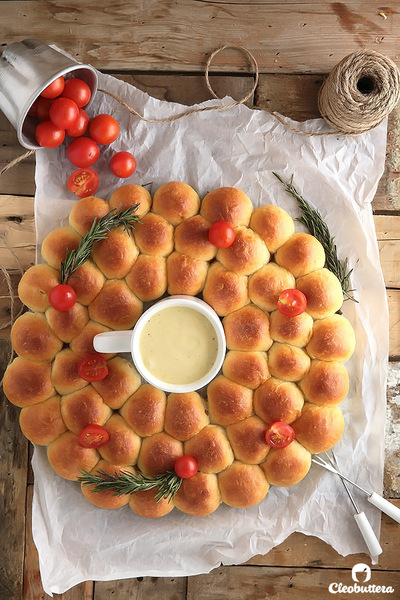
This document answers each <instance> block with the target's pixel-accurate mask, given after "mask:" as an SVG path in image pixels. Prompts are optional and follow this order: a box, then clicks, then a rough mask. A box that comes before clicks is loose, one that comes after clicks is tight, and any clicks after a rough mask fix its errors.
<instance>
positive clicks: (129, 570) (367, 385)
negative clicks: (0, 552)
mask: <svg viewBox="0 0 400 600" xmlns="http://www.w3.org/2000/svg"><path fill="white" fill-rule="evenodd" d="M99 87H101V88H104V89H107V90H110V91H112V92H113V93H114V94H117V95H118V96H119V97H121V98H122V99H123V100H125V101H126V102H127V103H128V104H129V105H130V106H133V107H135V108H136V109H137V110H138V111H139V112H142V114H144V115H145V116H147V117H148V118H157V119H161V118H166V117H170V116H172V115H175V114H178V113H180V112H182V111H184V110H185V107H183V106H181V105H178V104H173V103H168V102H164V101H159V100H155V99H153V98H150V97H149V96H148V95H147V94H145V93H143V92H141V91H140V90H138V89H135V88H134V87H132V86H131V85H129V84H127V83H124V82H122V81H119V80H117V79H115V78H113V77H111V76H107V75H104V74H101V73H99ZM231 101H232V100H231V99H230V98H224V99H223V100H222V101H218V100H213V101H209V102H205V103H203V104H202V105H200V106H210V105H217V104H227V103H230V102H231ZM89 112H90V114H91V115H92V116H94V115H95V114H99V113H103V112H106V113H109V114H111V115H113V116H114V117H115V118H116V119H117V120H118V121H119V123H120V126H121V135H120V136H119V138H118V139H117V140H116V141H115V142H114V143H113V144H112V145H111V147H110V148H108V147H104V148H102V151H101V157H100V159H99V162H98V163H97V164H96V165H95V168H96V170H97V171H98V172H99V173H100V187H99V189H98V191H97V193H96V195H98V196H100V197H102V198H104V199H108V198H109V197H110V195H111V193H112V191H113V190H114V189H115V188H116V187H117V186H119V185H125V184H126V183H138V184H151V192H153V193H154V191H155V190H156V189H157V188H158V187H159V186H160V185H162V184H163V183H165V182H167V181H172V180H180V181H185V182H187V183H188V184H190V185H191V186H192V187H194V188H195V189H196V190H197V191H198V193H199V194H200V196H201V197H203V196H204V195H205V194H206V192H208V191H209V190H212V189H215V188H217V187H220V186H235V187H239V188H241V189H242V190H244V191H245V192H246V193H247V194H248V195H249V196H250V198H251V200H252V201H253V203H254V206H255V207H257V206H259V205H261V204H264V203H274V204H278V205H280V206H282V207H283V208H284V209H286V210H287V211H288V212H289V213H290V214H291V215H292V216H293V217H294V218H295V217H298V216H299V211H298V209H297V206H296V202H295V200H294V199H293V198H291V197H290V196H289V195H288V194H287V193H286V192H285V190H284V188H283V186H282V185H281V183H279V182H278V181H277V179H276V178H275V177H274V176H273V175H272V171H276V172H278V173H279V174H280V175H281V176H283V177H284V178H285V179H286V180H288V179H289V178H290V177H291V175H292V174H293V175H294V183H295V185H296V187H297V188H298V190H299V191H300V192H301V193H302V195H303V196H304V197H305V198H306V199H307V200H308V201H309V202H310V203H312V205H313V206H314V207H316V208H318V210H319V211H320V212H321V215H322V216H323V218H324V219H325V221H326V222H327V223H328V226H329V229H330V231H331V233H332V235H333V236H334V237H335V241H336V244H337V247H338V252H339V256H340V257H341V258H342V259H344V258H345V257H348V258H349V261H350V267H352V268H353V269H354V272H353V275H352V281H351V282H352V287H354V288H355V290H356V291H355V296H356V297H357V299H358V301H359V303H358V304H355V303H353V302H351V301H347V302H346V303H345V304H344V308H343V312H344V314H345V316H346V317H347V318H348V319H349V320H350V322H351V323H352V325H353V327H354V329H355V333H356V338H357V349H356V352H355V354H354V356H353V357H352V358H351V360H350V361H349V362H348V363H347V365H346V366H347V369H348V371H349V375H350V381H351V389H350V392H349V395H348V397H347V399H346V400H345V401H344V402H343V403H342V405H341V408H342V410H343V413H344V417H345V422H346V428H345V431H344V434H343V437H342V439H341V440H340V442H339V443H338V444H337V446H336V448H335V453H336V454H337V457H338V461H339V464H340V466H341V468H342V470H343V472H344V473H346V474H347V475H348V476H350V477H352V478H353V479H355V480H356V481H357V482H358V483H359V484H360V485H362V486H364V487H365V488H367V489H369V490H372V489H374V490H376V491H377V492H378V493H381V491H382V480H383V461H384V423H385V404H386V370H387V357H388V309H387V300H386V293H385V286H384V282H383V277H382V273H381V268H380V263H379V255H378V247H377V241H376V235H375V228H374V222H373V218H372V210H371V201H372V199H373V197H374V194H375V191H376V188H377V184H378V181H379V179H380V177H381V175H382V172H383V168H384V161H385V147H386V123H382V124H381V125H380V126H379V127H377V128H376V129H374V130H372V131H370V132H368V133H365V134H363V135H359V136H357V137H345V136H339V135H338V136H336V135H333V136H326V137H305V136H301V135H298V134H296V133H294V132H292V131H290V130H289V129H288V128H286V127H285V126H284V125H282V124H280V123H279V122H278V121H277V120H276V119H275V118H274V117H273V116H271V115H270V114H268V113H266V112H264V111H261V110H252V109H250V108H247V107H246V106H244V105H239V106H236V107H234V108H229V109H227V110H220V111H211V112H204V113H197V114H193V115H191V116H187V117H185V118H183V119H180V120H178V121H175V122H173V123H168V124H163V125H161V124H149V123H146V122H144V121H142V120H140V119H138V118H136V117H134V116H132V115H131V114H130V113H129V112H128V111H127V110H126V109H125V108H123V107H122V106H121V105H120V104H119V103H118V102H116V101H115V100H113V99H111V98H110V97H108V96H106V95H105V94H104V93H101V92H97V94H96V95H95V98H94V101H93V103H92V105H91V107H90V110H89ZM288 123H290V124H291V125H294V126H295V127H298V128H300V129H302V130H304V131H308V132H315V133H317V132H325V131H328V127H327V125H326V124H325V122H324V121H323V120H321V119H316V120H310V121H307V122H305V123H296V122H293V121H289V120H288ZM120 150H128V151H131V152H132V153H133V154H134V156H135V157H136V159H137V170H136V172H135V173H134V175H132V177H130V178H129V179H127V180H118V181H117V180H116V178H115V177H114V176H113V175H112V174H111V171H110V169H109V166H108V165H109V158H110V155H111V153H112V152H114V151H120ZM73 170H74V168H73V167H72V166H71V165H70V163H69V162H68V160H67V157H66V151H65V147H64V146H62V147H60V148H58V149H54V150H40V151H38V152H37V153H36V185H37V192H36V198H35V215H36V225H37V231H38V243H39V244H40V242H41V241H42V240H43V238H44V237H45V235H46V234H47V233H48V232H49V231H51V230H52V229H54V228H55V227H58V226H60V225H64V224H67V222H68V221H67V218H68V214H69V211H70V209H71V207H72V205H73V204H74V202H75V201H76V198H75V197H74V196H72V194H71V193H69V192H68V190H67V187H66V181H67V178H68V176H69V174H70V173H71V172H72V171H73ZM298 230H301V227H299V228H298ZM39 260H40V259H39ZM33 469H34V473H35V493H34V499H33V537H34V541H35V544H36V546H37V548H38V551H39V560H40V571H41V576H42V582H43V587H44V590H45V591H46V592H47V593H48V594H50V595H51V594H52V593H59V594H60V593H63V592H65V591H66V590H68V589H69V588H71V587H72V586H74V585H76V584H78V583H80V582H82V581H85V580H97V581H104V580H115V579H120V578H131V577H137V576H157V577H163V576H164V577H176V576H184V575H194V574H200V573H207V572H209V571H210V570H211V569H213V568H214V567H217V566H219V565H220V564H221V563H222V564H224V565H230V564H240V563H243V562H245V561H246V560H248V559H249V558H250V557H252V556H254V555H256V554H266V553H267V552H268V551H269V550H271V548H273V547H274V546H276V545H278V544H280V543H281V542H282V541H283V540H284V539H285V538H287V537H288V536H289V535H290V534H291V533H293V532H295V531H299V532H302V533H304V534H306V535H313V536H317V537H319V538H321V539H322V540H324V541H325V542H327V543H328V544H330V545H331V546H332V547H333V548H334V549H335V550H336V551H337V552H339V553H340V554H342V555H348V554H351V553H357V552H366V547H365V544H364V541H363V539H362V538H361V535H360V533H359V531H358V529H357V526H356V523H355V522H354V519H353V513H354V510H353V507H352V506H351V504H350V502H349V499H348V497H347V495H346V493H345V490H344V488H343V486H342V483H341V481H340V479H339V478H338V477H336V476H335V475H333V474H331V473H329V472H326V471H324V470H323V469H321V468H320V467H318V466H316V465H313V466H312V468H311V471H310V473H309V474H308V475H307V477H306V478H305V479H304V480H303V481H301V482H300V483H299V484H297V485H296V486H294V487H292V488H278V487H271V489H270V491H269V493H268V495H267V497H266V498H265V499H264V500H263V501H262V502H261V503H260V504H258V505H257V506H254V507H252V508H248V509H244V510H243V509H235V508H230V507H228V506H226V505H221V506H220V507H219V508H218V510H217V511H216V512H215V513H213V514H211V515H209V516H207V517H202V518H196V517H191V516H188V515H186V514H183V513H181V512H179V511H178V510H177V509H174V510H173V511H172V513H170V514H169V515H167V516H165V517H163V518H161V519H156V520H146V519H144V518H141V517H139V516H137V515H136V514H134V513H133V511H132V510H131V509H130V508H129V507H124V508H122V509H119V510H114V511H106V510H102V509H99V508H96V507H95V506H93V505H91V504H90V503H89V502H88V501H87V500H86V499H85V498H84V496H83V495H82V494H81V491H80V486H79V484H78V483H74V482H70V481H66V480H64V479H62V478H61V477H59V476H58V475H56V473H54V472H53V470H52V469H51V468H50V466H49V464H48V462H47V457H46V449H45V448H39V447H36V449H35V453H34V457H33ZM355 495H356V497H357V499H358V501H359V504H360V507H361V510H365V512H366V514H367V516H368V518H369V519H370V521H371V524H372V526H373V529H374V531H375V532H376V534H377V535H378V536H379V528H380V512H379V511H378V510H376V509H375V508H373V507H371V506H370V505H368V503H367V501H366V499H365V498H364V497H363V496H362V495H360V494H359V493H358V492H357V490H355Z"/></svg>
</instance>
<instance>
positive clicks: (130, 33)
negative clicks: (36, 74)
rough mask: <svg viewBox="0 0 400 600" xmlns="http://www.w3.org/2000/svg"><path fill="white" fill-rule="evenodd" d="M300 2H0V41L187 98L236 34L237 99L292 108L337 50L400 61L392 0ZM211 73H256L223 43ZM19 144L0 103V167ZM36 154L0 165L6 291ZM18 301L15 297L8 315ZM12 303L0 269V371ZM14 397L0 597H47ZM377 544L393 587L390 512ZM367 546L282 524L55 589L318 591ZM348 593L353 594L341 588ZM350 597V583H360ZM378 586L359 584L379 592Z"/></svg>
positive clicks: (15, 275)
mask: <svg viewBox="0 0 400 600" xmlns="http://www.w3.org/2000/svg"><path fill="white" fill-rule="evenodd" d="M388 4H389V5H385V6H382V4H381V3H379V2H377V1H376V0H371V1H370V2H368V3H365V2H363V1H362V0H359V1H351V2H347V3H346V4H345V3H342V2H329V3H328V2H318V1H317V0H312V1H311V0H309V1H308V2H306V1H304V2H295V1H292V0H289V1H286V2H284V1H281V2H277V1H273V0H257V1H247V2H246V1H245V0H237V1H236V0H180V2H175V1H173V0H157V1H156V0H148V1H147V2H146V3H144V2H138V0H134V1H129V0H126V1H122V0H121V1H118V2H108V1H106V0H83V1H80V2H79V1H78V0H70V1H66V0H55V1H42V0H37V1H22V2H15V1H7V2H5V1H0V23H1V32H2V38H1V40H0V44H1V45H2V46H5V45H8V44H10V43H13V42H15V41H18V40H21V39H24V38H37V39H40V40H42V41H44V42H47V43H56V44H58V45H59V46H60V47H62V48H64V49H65V50H66V51H68V52H70V53H71V54H72V55H73V56H75V57H76V59H77V60H79V61H82V62H89V63H91V64H93V65H94V66H95V67H97V68H98V69H100V70H102V71H103V72H108V73H112V74H115V75H116V76H118V77H121V78H123V79H124V80H126V81H128V82H130V83H132V84H133V85H135V86H137V87H139V88H140V89H143V90H145V91H147V92H148V93H149V94H150V95H152V96H155V97H157V98H160V99H167V100H169V101H177V102H181V103H183V104H188V105H191V104H193V103H197V102H201V101H203V100H205V99H208V98H209V92H208V91H207V88H206V85H205V81H204V76H203V72H204V65H205V62H206V60H207V57H208V56H209V55H210V53H211V52H212V51H214V50H215V49H216V48H218V47H219V46H221V45H222V44H225V43H234V44H241V45H244V46H245V47H246V48H247V49H248V50H250V51H251V52H252V53H253V54H254V56H255V57H256V60H257V62H258V65H259V68H260V73H261V75H260V79H259V84H258V86H257V89H256V91H255V94H254V97H253V98H251V99H250V101H249V102H248V104H249V105H250V106H254V107H255V108H258V109H264V110H269V111H273V110H276V111H278V112H280V113H281V114H284V115H287V116H289V117H292V118H294V119H298V120H304V119H307V118H311V117H315V116H319V115H318V109H317V94H318V90H319V87H320V86H321V83H322V81H323V79H324V77H325V76H326V74H327V73H329V71H330V70H331V69H332V67H333V66H334V65H335V64H337V62H339V60H341V59H342V58H343V57H344V56H345V55H346V54H348V53H350V52H353V51H355V50H358V49H361V48H368V49H375V50H378V51H379V52H382V53H383V54H385V55H387V56H389V57H390V58H392V59H393V60H394V61H395V62H396V63H397V64H398V65H400V51H399V37H398V31H399V30H400V8H399V6H398V2H396V1H392V2H389V3H388ZM212 72H213V75H212V76H211V83H212V86H213V88H214V89H215V90H216V92H217V93H218V94H219V95H220V96H223V95H225V94H229V95H232V96H233V97H234V98H241V97H243V96H244V94H245V93H246V92H247V90H249V89H251V87H252V85H253V82H254V75H253V73H252V72H251V69H250V68H249V65H248V63H247V61H246V59H245V58H244V57H243V55H242V54H241V53H240V52H238V51H236V50H226V51H224V52H222V53H220V54H219V55H218V57H217V58H216V59H215V61H214V62H213V67H212ZM399 142H400V109H397V110H396V111H394V112H393V113H392V115H391V116H390V118H389V127H388V145H387V160H386V168H385V172H384V175H383V177H382V179H381V181H380V183H379V187H378V190H377V194H376V196H375V198H374V201H373V210H374V218H375V226H376V232H377V239H378V244H379V251H380V257H381V264H382V269H383V273H384V278H385V282H386V287H387V295H388V304H389V312H390V360H391V362H390V365H389V379H388V407H387V428H386V429H387V431H386V457H385V479H384V494H385V496H386V497H387V498H392V499H394V502H395V503H396V504H397V506H399V507H400V481H399V462H400V461H399V458H400V450H399V435H400V425H399V423H400V405H399V391H400V390H399V386H400V383H399V382H400V308H399V307H400V269H399V263H400V150H399V147H400V144H399ZM23 152H25V149H23V148H21V146H20V145H19V143H18V141H17V137H16V133H15V131H14V129H13V128H12V127H11V125H10V124H9V123H8V121H7V120H6V119H5V117H4V116H3V114H2V113H0V169H2V168H3V167H4V166H5V165H6V164H8V163H9V162H10V161H11V160H13V159H14V158H16V157H17V156H20V155H21V154H22V153H23ZM34 163H35V161H34V156H31V157H29V158H28V159H27V160H25V161H23V162H21V163H20V164H19V165H18V166H16V167H14V168H13V169H12V170H10V171H9V172H7V173H5V174H4V175H3V176H2V177H1V178H0V266H2V267H3V268H5V269H6V270H7V273H8V275H9V278H10V279H9V280H10V283H11V287H12V290H13V293H14V294H15V295H17V287H18V282H19V279H20V276H21V270H25V269H27V268H28V267H29V266H30V265H31V264H33V263H34V260H35V229H34V218H33V196H34V193H35V182H34ZM20 309H22V306H21V303H20V302H19V300H18V298H17V296H16V298H15V303H14V306H13V313H14V316H15V315H16V314H18V311H19V310H20ZM10 316H11V306H10V298H9V289H8V284H7V280H6V279H5V277H4V276H3V275H2V274H1V273H0V376H1V373H2V371H4V368H5V366H6V364H7V362H8V358H9V355H10V350H11V348H10V343H9V334H10V327H9V325H8V323H9V321H10ZM18 414H19V409H17V408H15V407H13V406H12V405H11V404H10V403H8V402H7V401H6V400H5V398H4V396H1V403H0V490H1V501H2V505H1V509H0V531H1V534H2V535H1V536H0V557H1V560H0V600H42V599H46V600H47V599H48V598H49V596H47V595H46V594H45V593H44V592H43V589H42V586H41V582H40V574H39V567H38V558H37V552H36V549H35V546H34V544H33V541H32V535H31V529H30V525H31V504H32V494H33V486H32V482H33V476H32V472H31V470H30V469H29V444H28V442H27V441H26V440H25V438H24V437H23V435H22V434H21V432H20V429H19V424H18ZM381 544H382V547H383V549H384V552H383V554H382V556H381V558H380V561H379V564H378V565H376V566H374V567H373V576H372V577H373V579H372V581H371V583H372V582H373V583H374V584H376V585H385V586H388V585H392V586H393V587H394V588H395V593H394V594H391V595H390V596H389V597H393V598H397V597H400V548H399V546H400V536H399V529H398V525H397V524H396V523H394V522H393V521H391V520H390V519H389V518H387V517H385V516H383V518H382V533H381ZM357 562H366V563H368V564H369V563H370V559H369V557H368V556H367V555H366V554H359V555H351V556H349V557H342V556H340V555H338V554H337V553H336V552H335V551H334V550H333V549H332V548H331V547H330V546H328V545H327V544H325V543H324V542H322V541H321V540H319V539H318V538H314V537H307V536H304V535H302V534H293V535H292V536H290V537H289V538H288V539H287V540H285V541H284V542H283V543H282V544H281V545H280V546H278V547H277V548H275V549H273V550H272V551H271V552H269V553H268V554H267V555H266V556H255V557H253V558H252V559H251V560H249V561H248V562H247V563H246V564H244V565H240V566H232V567H222V568H218V569H215V570H214V571H212V572H211V573H209V574H206V575H200V576H195V577H188V578H186V577H184V578H152V577H144V578H142V577H139V578H135V579H130V580H121V581H110V582H85V583H82V584H80V585H78V586H75V587H74V588H72V589H71V590H69V591H68V592H66V593H65V594H62V595H61V596H58V595H55V597H56V598H63V599H65V600H106V599H107V600H109V599H111V598H115V599H118V600H128V599H129V600H130V599H132V598H135V599H137V600H153V599H156V598H157V599H158V598H162V599H163V600H181V599H182V600H194V599H196V600H202V599H203V598H207V600H208V599H211V600H219V599H221V600H222V599H223V600H228V599H229V600H235V599H236V598H238V599H239V598H240V599H241V600H250V599H251V600H253V599H254V600H264V599H270V598H271V599H278V598H279V600H294V599H296V598H297V599H303V598H305V597H307V598H309V599H310V600H313V599H314V598H315V600H317V599H318V600H327V599H328V598H331V597H332V595H331V594H330V593H329V592H328V586H329V583H331V582H334V581H341V582H342V583H343V584H344V585H351V584H352V579H351V568H352V566H353V565H354V564H356V563H357ZM347 596H348V597H356V596H353V595H351V594H348V595H346V597H347ZM358 596H359V595H358ZM377 597H378V596H377V594H374V595H371V596H368V597H366V599H365V600H370V598H377Z"/></svg>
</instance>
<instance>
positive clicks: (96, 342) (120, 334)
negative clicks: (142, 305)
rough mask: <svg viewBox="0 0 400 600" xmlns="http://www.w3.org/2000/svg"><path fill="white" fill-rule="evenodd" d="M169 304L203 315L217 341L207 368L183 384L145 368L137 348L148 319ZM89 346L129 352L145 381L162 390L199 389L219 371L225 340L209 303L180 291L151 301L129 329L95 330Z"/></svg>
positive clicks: (223, 356) (189, 390)
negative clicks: (205, 371) (174, 382)
mask: <svg viewBox="0 0 400 600" xmlns="http://www.w3.org/2000/svg"><path fill="white" fill-rule="evenodd" d="M173 306H180V307H182V306H183V307H188V308H192V309H193V310H196V311H198V312H200V313H201V314H202V315H204V316H205V317H206V318H207V319H208V321H209V322H210V323H211V325H212V326H213V329H214V331H215V333H216V339H217V344H218V350H217V356H216V359H215V361H214V364H213V365H212V367H211V369H210V370H209V372H208V373H207V374H206V375H205V376H204V377H202V378H201V379H198V380H197V381H193V382H191V383H187V384H173V383H167V382H164V381H161V380H160V379H158V378H157V377H155V376H154V375H153V374H152V373H150V371H149V370H148V369H147V368H146V366H145V364H144V362H143V359H142V357H141V355H140V352H139V340H140V335H141V333H142V331H143V327H144V326H145V325H146V323H147V322H148V320H149V319H150V318H151V317H152V316H153V315H155V314H156V313H158V312H160V311H161V310H163V309H165V308H171V307H173ZM93 347H94V349H95V350H96V352H102V353H118V352H130V353H131V355H132V360H133V362H134V364H135V367H136V368H137V370H138V372H139V373H140V375H141V376H142V378H143V379H144V380H145V381H147V382H148V383H150V384H151V385H154V386H155V387H157V388H159V389H161V390H164V391H165V392H179V393H184V392H193V391H195V390H199V389H201V388H202V387H204V386H205V385H207V384H208V383H209V382H210V381H211V380H212V379H214V377H215V376H216V375H217V374H218V372H219V371H220V369H221V367H222V363H223V362H224V358H225V352H226V341H225V332H224V328H223V326H222V323H221V320H220V318H219V317H218V315H217V313H216V312H215V311H214V310H213V309H212V308H211V306H209V305H208V304H207V303H206V302H204V301H203V300H200V299H199V298H194V297H192V296H183V295H182V296H168V297H167V298H163V299H162V300H160V301H159V302H156V303H155V304H153V305H152V306H151V307H150V308H148V309H147V310H146V311H145V312H144V313H143V314H142V316H141V317H140V318H139V319H138V321H137V323H136V325H135V327H134V328H133V330H132V329H131V330H129V331H107V332H105V333H99V334H97V335H95V336H94V338H93Z"/></svg>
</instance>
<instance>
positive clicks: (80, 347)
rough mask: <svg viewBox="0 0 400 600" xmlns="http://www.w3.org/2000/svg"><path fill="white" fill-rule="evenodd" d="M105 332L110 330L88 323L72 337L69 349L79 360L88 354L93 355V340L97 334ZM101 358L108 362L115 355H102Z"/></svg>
mask: <svg viewBox="0 0 400 600" xmlns="http://www.w3.org/2000/svg"><path fill="white" fill-rule="evenodd" d="M106 331H111V330H110V329H109V327H105V326H104V325H101V324H100V323H96V321H88V322H87V323H86V325H85V327H84V328H83V329H82V331H81V333H80V334H79V335H77V336H76V337H74V339H73V340H72V341H71V342H70V345H69V347H70V348H71V350H72V351H73V352H74V353H75V354H77V355H78V356H80V357H81V358H83V357H84V356H87V355H88V354H95V353H96V351H95V349H94V347H93V338H94V336H95V335H97V334H98V333H105V332H106ZM102 356H104V358H105V359H106V360H108V359H109V358H112V357H113V356H115V353H114V354H113V353H107V354H106V353H102Z"/></svg>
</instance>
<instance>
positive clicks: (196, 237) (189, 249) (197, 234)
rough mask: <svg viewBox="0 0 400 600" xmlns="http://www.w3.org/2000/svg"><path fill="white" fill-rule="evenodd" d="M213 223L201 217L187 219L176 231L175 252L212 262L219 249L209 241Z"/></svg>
mask: <svg viewBox="0 0 400 600" xmlns="http://www.w3.org/2000/svg"><path fill="white" fill-rule="evenodd" d="M210 226H211V223H209V222H208V221H206V220H205V218H204V217H202V216H201V215H195V216H194V217H191V218H190V219H186V221H183V222H182V223H180V225H178V227H177V228H176V229H175V250H177V251H178V252H180V253H181V254H186V255H187V256H190V257H191V258H196V259H197V260H212V259H213V258H215V255H216V254H217V248H216V247H215V246H214V245H213V244H211V242H210V241H209V239H208V232H209V229H210Z"/></svg>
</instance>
